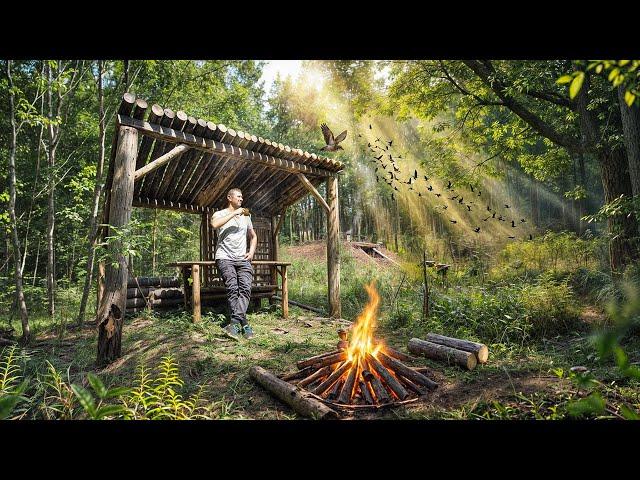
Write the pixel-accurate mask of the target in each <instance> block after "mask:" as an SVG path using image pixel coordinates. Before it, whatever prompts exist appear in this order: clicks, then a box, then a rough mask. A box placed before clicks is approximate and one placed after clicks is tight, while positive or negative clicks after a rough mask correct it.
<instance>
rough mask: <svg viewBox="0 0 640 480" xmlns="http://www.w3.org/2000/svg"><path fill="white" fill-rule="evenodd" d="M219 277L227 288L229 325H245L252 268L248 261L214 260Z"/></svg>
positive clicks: (249, 297)
mask: <svg viewBox="0 0 640 480" xmlns="http://www.w3.org/2000/svg"><path fill="white" fill-rule="evenodd" d="M216 266H217V267H218V271H219V272H220V276H221V277H222V280H223V281H224V285H225V287H227V305H228V306H229V311H230V312H231V323H240V324H241V325H242V326H244V325H246V324H247V307H248V306H249V300H250V299H251V282H252V281H253V266H252V265H251V262H250V261H249V260H226V259H219V260H216Z"/></svg>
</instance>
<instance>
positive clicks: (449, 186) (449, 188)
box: [447, 180, 451, 190]
mask: <svg viewBox="0 0 640 480" xmlns="http://www.w3.org/2000/svg"><path fill="white" fill-rule="evenodd" d="M448 182H449V184H448V185H447V190H451V180H448Z"/></svg>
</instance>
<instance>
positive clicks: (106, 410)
mask: <svg viewBox="0 0 640 480" xmlns="http://www.w3.org/2000/svg"><path fill="white" fill-rule="evenodd" d="M126 411H127V409H126V408H124V407H123V406H122V405H105V406H104V407H100V408H99V409H98V411H97V412H96V418H104V417H106V416H115V415H118V414H120V413H124V412H126Z"/></svg>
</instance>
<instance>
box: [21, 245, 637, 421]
mask: <svg viewBox="0 0 640 480" xmlns="http://www.w3.org/2000/svg"><path fill="white" fill-rule="evenodd" d="M284 253H285V257H287V255H288V252H287V249H285V252H284ZM512 254H513V252H512ZM288 259H289V260H291V261H292V263H293V265H292V266H291V267H290V269H289V272H290V276H289V279H290V298H291V299H294V300H297V301H300V302H302V303H308V304H311V305H315V306H319V307H323V306H324V303H325V298H326V265H325V263H324V259H319V260H312V259H308V258H295V257H294V256H292V257H289V258H288ZM501 261H503V262H504V261H506V260H501ZM558 262H560V260H558ZM594 271H596V270H593V269H589V268H587V267H583V266H580V267H576V268H574V269H573V270H572V269H571V268H568V267H567V268H562V269H556V270H554V269H549V270H544V271H537V272H533V270H530V271H528V273H526V275H524V276H523V275H522V274H519V275H520V276H518V275H515V274H512V273H509V272H508V269H505V268H502V269H497V270H496V269H494V273H492V274H490V275H488V276H487V277H486V278H478V277H474V276H473V275H469V274H465V270H464V268H460V267H459V268H458V272H459V273H460V274H459V275H458V276H456V277H455V278H451V279H449V285H448V286H446V287H445V286H441V285H439V284H438V279H437V278H436V277H435V275H433V276H432V277H431V278H430V284H431V297H430V299H431V305H430V316H429V318H427V319H423V318H422V312H421V309H422V296H423V292H422V287H421V284H420V281H419V276H417V275H413V274H411V273H410V274H409V275H406V276H404V275H403V274H402V273H401V272H400V271H399V270H397V269H395V268H378V267H376V266H375V265H363V264H362V263H359V262H356V261H355V260H354V258H353V257H351V256H350V255H349V254H348V252H347V251H344V250H343V252H342V265H341V290H342V301H343V304H342V305H343V317H344V318H346V319H348V320H354V319H355V318H356V317H357V315H358V314H359V313H360V311H361V310H362V308H363V307H364V305H365V304H366V303H367V301H368V297H367V294H366V292H365V290H364V288H363V286H364V284H366V283H368V282H369V281H371V280H372V279H375V281H376V285H377V288H378V291H379V293H380V296H381V305H380V310H379V317H378V331H377V337H379V338H382V339H384V340H385V341H386V342H387V343H389V344H390V345H391V346H393V347H395V348H397V349H399V350H403V351H406V344H407V342H408V340H409V339H410V338H412V337H424V335H426V333H428V332H437V333H441V334H445V335H451V336H456V337H462V338H467V339H470V340H475V341H479V342H483V343H486V344H487V345H488V347H489V351H490V356H489V362H488V363H487V364H486V365H481V366H478V367H477V368H476V369H475V370H473V371H470V372H467V371H462V370H461V369H459V368H458V367H451V366H445V365H443V364H441V363H438V362H434V361H430V360H427V359H420V360H418V363H417V365H424V366H427V367H429V368H430V370H431V371H432V375H431V376H432V377H433V378H434V380H436V381H437V382H438V383H439V384H440V387H439V388H438V389H437V390H436V391H435V392H434V393H433V394H430V395H429V397H427V398H426V399H425V401H421V402H416V403H413V404H410V405H407V406H405V407H402V408H398V409H394V410H389V411H383V412H379V413H377V414H376V415H375V416H374V418H382V419H395V418H401V419H455V418H461V419H561V418H569V417H570V416H571V413H572V411H573V410H572V408H573V407H572V405H573V404H574V403H575V402H579V401H581V400H583V399H587V398H589V399H591V400H593V399H594V398H595V397H589V395H591V394H597V395H601V396H602V398H603V399H604V400H603V401H604V402H605V404H606V409H608V410H605V411H604V412H601V413H599V414H589V413H585V414H584V415H586V416H587V418H618V417H617V416H616V415H620V412H621V408H622V406H626V407H628V408H630V409H631V410H635V411H638V410H639V409H640V398H639V397H638V391H639V389H638V386H639V382H638V380H637V379H633V378H628V377H626V376H624V375H622V373H621V372H620V370H619V369H618V368H617V366H616V363H615V361H614V360H613V359H612V358H607V359H601V358H600V357H599V356H598V351H597V349H596V346H595V343H594V341H593V339H592V337H591V330H592V324H591V323H589V322H587V321H586V320H585V319H584V311H585V307H587V308H589V309H591V310H590V311H591V312H592V313H593V315H595V317H596V318H597V321H598V322H600V324H604V323H606V321H605V316H604V315H602V314H601V313H600V310H599V309H598V308H597V305H594V304H593V299H594V298H596V297H594V296H593V294H594V293H595V292H594V291H593V290H591V289H592V288H595V289H602V288H603V285H611V281H610V280H607V279H606V278H604V277H602V275H600V274H599V273H593V272H594ZM523 278H526V281H523ZM59 295H66V298H67V308H66V311H65V310H64V309H62V308H61V309H59V314H58V316H57V317H56V318H55V319H54V320H53V321H51V320H49V319H48V318H47V317H46V315H45V313H44V312H40V313H39V314H37V313H36V314H35V315H32V324H33V330H34V332H37V333H36V337H37V339H36V342H35V343H34V344H33V345H32V346H30V347H29V348H28V349H25V350H23V357H21V358H22V360H21V363H20V375H21V376H22V377H28V378H31V379H32V381H31V383H30V386H29V388H28V389H27V391H26V393H25V394H24V395H25V396H26V397H28V398H29V399H30V400H29V401H23V402H22V403H21V404H20V407H19V408H17V409H16V411H15V412H17V413H15V412H14V416H19V417H21V418H43V417H45V414H46V412H47V411H48V410H46V409H44V410H43V408H42V405H43V403H46V402H45V401H44V400H43V399H44V398H45V395H44V394H43V392H46V391H49V390H46V389H44V390H43V388H44V387H42V385H43V382H44V378H45V377H44V375H45V373H46V372H47V369H48V366H47V365H48V364H47V362H50V364H51V366H52V368H53V369H55V371H56V372H58V373H59V377H60V379H61V380H59V382H58V385H59V389H61V390H64V385H70V384H72V383H75V384H77V385H80V386H83V387H84V388H87V389H89V382H88V380H87V377H88V374H89V373H96V374H97V375H98V376H99V378H100V379H101V380H102V381H103V382H104V384H105V385H106V386H107V388H113V387H121V386H125V387H130V388H132V387H134V386H135V384H136V379H137V378H138V372H139V368H140V366H141V365H144V366H145V367H146V368H147V369H149V371H153V369H154V368H157V367H158V366H159V365H160V364H161V363H162V362H163V359H164V358H166V357H167V355H170V356H171V357H172V358H173V359H174V361H175V363H176V366H177V368H178V371H177V372H178V375H179V379H180V382H181V385H180V386H179V388H178V387H176V389H177V391H178V393H179V394H180V395H182V397H181V398H184V399H187V398H192V396H193V395H196V394H197V393H198V392H200V394H199V395H200V396H199V400H198V401H199V406H200V407H201V408H202V409H204V410H202V412H205V411H206V414H204V413H202V412H201V414H202V415H204V417H205V418H215V419H297V418H298V416H297V415H296V414H295V413H294V412H293V411H292V410H291V409H290V408H289V407H287V406H286V405H284V404H282V403H281V402H280V401H279V400H276V399H274V398H272V397H271V396H270V395H268V394H267V393H266V392H265V391H264V390H263V389H262V388H261V387H259V386H257V385H256V384H255V383H254V382H253V381H251V379H250V377H249V375H248V370H249V368H250V367H251V366H252V365H260V366H262V367H264V368H266V369H268V370H271V371H272V372H274V373H284V372H288V371H293V370H294V369H295V363H296V361H298V360H302V359H304V358H307V357H310V356H312V355H316V354H319V353H322V352H326V351H329V350H333V349H334V348H335V345H336V342H337V340H338V338H337V335H336V330H337V329H338V328H340V326H341V324H339V323H337V322H332V321H329V320H327V319H322V318H321V317H318V316H316V315H315V314H310V313H309V312H307V311H304V310H301V309H298V308H296V307H291V308H290V316H291V318H290V319H288V320H283V319H282V318H280V311H279V308H274V307H267V306H266V305H265V307H264V308H263V309H261V310H260V311H257V312H253V313H250V314H249V321H250V323H251V324H252V326H253V327H254V330H255V333H256V337H255V339H253V340H251V341H246V340H242V341H240V342H236V341H233V340H231V339H229V338H227V337H226V336H224V335H223V333H222V330H221V325H222V324H223V321H224V316H223V315H221V314H219V313H216V312H215V311H212V310H206V309H205V311H204V312H203V319H202V321H201V322H200V323H198V324H193V323H192V322H191V316H190V313H189V312H183V311H179V310H178V311H175V312H173V313H167V314H152V315H143V316H139V317H137V318H135V319H131V320H127V322H126V324H125V328H124V335H123V346H122V351H123V357H122V358H121V359H119V360H118V361H116V362H114V364H112V365H111V366H109V367H108V368H106V369H104V370H102V371H96V370H95V367H94V361H95V348H96V343H97V334H96V332H95V331H94V330H93V329H86V328H85V329H83V330H80V331H79V330H74V329H67V330H66V331H65V334H64V339H63V341H62V342H60V341H59V335H58V334H59V332H60V331H61V329H60V326H61V325H67V326H68V325H70V324H71V323H73V321H74V318H75V311H77V309H76V310H75V311H74V310H73V308H72V307H71V305H75V303H76V301H75V299H76V298H77V296H78V291H77V290H73V289H70V290H69V291H68V292H67V291H64V292H59ZM61 298H62V297H61ZM594 312H595V313H594ZM65 315H66V317H65ZM14 323H15V326H16V329H18V330H19V325H18V323H17V320H14ZM623 346H624V349H625V351H626V352H629V361H630V362H631V363H632V364H637V363H638V361H639V359H640V357H639V356H638V353H637V352H640V339H638V338H637V335H636V336H629V337H627V338H626V339H625V340H624V342H623ZM575 365H584V366H586V367H588V368H589V370H590V373H589V375H590V376H591V377H592V378H593V379H595V380H597V381H596V382H595V383H593V382H591V383H589V382H587V383H586V384H585V385H587V386H583V387H580V381H582V380H584V379H579V378H576V377H575V375H574V374H573V373H572V372H571V371H570V368H571V367H573V366H575ZM60 382H62V383H60ZM50 383H51V382H50ZM583 383H584V382H583ZM61 385H62V386H61ZM52 395H53V394H52ZM56 395H58V397H59V403H60V404H62V400H64V396H63V395H62V394H61V393H57V394H56ZM56 395H53V398H56ZM71 400H72V401H74V399H73V398H71ZM67 401H68V399H67ZM51 411H53V410H51ZM71 411H72V412H73V418H82V415H83V410H82V408H80V405H79V404H78V403H77V401H76V403H75V404H73V408H72V409H71ZM49 412H50V411H49ZM610 412H613V413H610ZM366 415H371V414H365V416H366Z"/></svg>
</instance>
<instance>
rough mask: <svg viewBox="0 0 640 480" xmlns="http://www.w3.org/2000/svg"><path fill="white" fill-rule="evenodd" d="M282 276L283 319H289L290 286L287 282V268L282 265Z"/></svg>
mask: <svg viewBox="0 0 640 480" xmlns="http://www.w3.org/2000/svg"><path fill="white" fill-rule="evenodd" d="M280 268H281V270H280V272H281V273H280V275H281V276H282V318H289V285H288V282H287V266H286V265H282V266H281V267H280Z"/></svg>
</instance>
